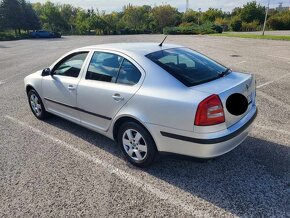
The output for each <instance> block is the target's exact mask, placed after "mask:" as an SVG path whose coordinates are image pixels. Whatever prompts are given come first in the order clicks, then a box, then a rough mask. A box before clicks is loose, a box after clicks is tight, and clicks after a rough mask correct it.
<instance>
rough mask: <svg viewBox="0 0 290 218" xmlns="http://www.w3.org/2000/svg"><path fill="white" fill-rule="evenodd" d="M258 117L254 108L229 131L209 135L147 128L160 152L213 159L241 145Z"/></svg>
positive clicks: (153, 127)
mask: <svg viewBox="0 0 290 218" xmlns="http://www.w3.org/2000/svg"><path fill="white" fill-rule="evenodd" d="M256 116H257V108H256V107H254V108H252V110H251V111H249V113H248V114H247V115H246V116H245V117H244V118H242V119H241V120H240V121H239V122H238V123H236V124H235V125H233V126H232V127H230V128H228V129H227V130H224V131H220V132H215V133H208V134H196V133H193V132H188V131H182V130H176V129H172V128H167V127H161V126H158V125H152V124H149V125H147V126H148V128H149V131H150V132H151V133H152V135H153V138H154V140H155V142H156V145H157V148H158V150H159V151H160V152H170V153H177V154H182V155H188V156H193V157H199V158H212V157H217V156H220V155H223V154H225V153H227V152H229V151H231V150H232V149H234V148H235V147H237V146H238V145H239V144H241V143H242V142H243V141H244V140H245V139H246V137H247V136H248V134H249V132H250V130H251V124H252V122H253V121H254V120H255V118H256Z"/></svg>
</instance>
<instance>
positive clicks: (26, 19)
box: [19, 0, 41, 31]
mask: <svg viewBox="0 0 290 218" xmlns="http://www.w3.org/2000/svg"><path fill="white" fill-rule="evenodd" d="M20 6H21V17H22V19H21V20H20V21H19V22H20V24H21V29H23V30H26V31H29V30H38V29H40V28H41V26H40V20H39V18H38V16H37V15H36V13H35V11H34V10H33V8H32V5H31V4H30V3H26V1H25V0H20Z"/></svg>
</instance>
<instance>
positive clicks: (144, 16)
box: [123, 4, 151, 30]
mask: <svg viewBox="0 0 290 218" xmlns="http://www.w3.org/2000/svg"><path fill="white" fill-rule="evenodd" d="M150 11H151V7H150V6H147V5H143V6H132V5H130V4H129V5H128V6H125V7H124V9H123V21H124V22H125V24H126V27H128V28H130V29H134V30H144V29H146V27H147V24H148V20H149V13H150Z"/></svg>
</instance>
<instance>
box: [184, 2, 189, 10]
mask: <svg viewBox="0 0 290 218" xmlns="http://www.w3.org/2000/svg"><path fill="white" fill-rule="evenodd" d="M188 9H189V0H186V9H185V11H188Z"/></svg>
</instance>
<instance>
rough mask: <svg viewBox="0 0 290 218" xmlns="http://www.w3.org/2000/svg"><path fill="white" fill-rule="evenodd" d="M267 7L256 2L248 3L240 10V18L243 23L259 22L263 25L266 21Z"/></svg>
mask: <svg viewBox="0 0 290 218" xmlns="http://www.w3.org/2000/svg"><path fill="white" fill-rule="evenodd" d="M265 13H266V12H265V7H263V6H261V5H260V4H257V2H256V1H252V2H248V3H247V4H246V5H244V6H243V8H242V9H241V10H240V17H241V19H242V21H244V22H247V23H250V22H253V21H255V20H258V21H259V22H260V23H262V22H263V21H264V19H265Z"/></svg>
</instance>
